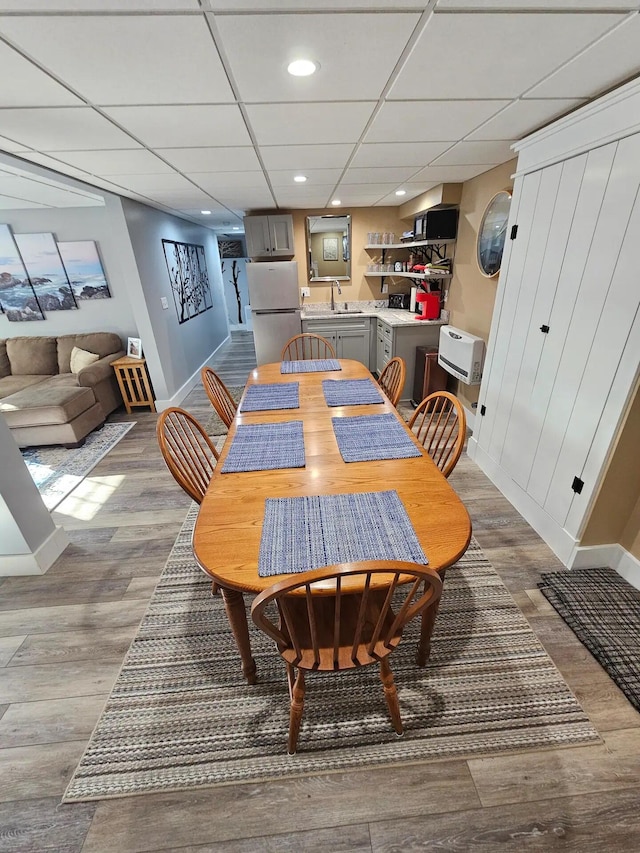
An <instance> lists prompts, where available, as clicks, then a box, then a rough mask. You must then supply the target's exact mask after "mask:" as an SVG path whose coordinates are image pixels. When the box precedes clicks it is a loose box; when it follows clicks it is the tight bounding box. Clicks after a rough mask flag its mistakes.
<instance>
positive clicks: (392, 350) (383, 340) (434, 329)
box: [376, 319, 442, 400]
mask: <svg viewBox="0 0 640 853" xmlns="http://www.w3.org/2000/svg"><path fill="white" fill-rule="evenodd" d="M441 325H442V324H441V323H438V324H437V325H436V324H431V323H429V324H424V325H421V326H414V325H411V326H408V325H407V326H390V325H389V324H388V323H385V322H384V320H380V319H378V320H377V326H376V335H377V346H376V371H377V373H378V375H379V374H380V373H381V372H382V370H383V369H384V368H385V367H386V365H387V363H388V362H389V361H390V360H391V359H392V358H395V357H396V356H399V357H400V358H402V359H404V363H405V366H406V369H407V375H406V379H405V383H404V388H403V390H402V393H401V395H400V399H401V400H409V399H410V398H411V394H412V391H413V380H414V374H415V366H416V347H419V346H434V347H437V346H438V342H439V339H440V326H441Z"/></svg>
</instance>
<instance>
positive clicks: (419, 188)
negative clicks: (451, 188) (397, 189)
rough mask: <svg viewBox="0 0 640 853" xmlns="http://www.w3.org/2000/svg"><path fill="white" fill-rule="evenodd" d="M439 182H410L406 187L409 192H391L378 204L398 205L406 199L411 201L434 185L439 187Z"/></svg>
mask: <svg viewBox="0 0 640 853" xmlns="http://www.w3.org/2000/svg"><path fill="white" fill-rule="evenodd" d="M437 186H438V184H437V182H435V183H422V184H415V185H412V184H408V185H407V187H406V190H407V193H406V195H403V196H397V195H396V194H395V193H391V194H390V195H386V196H384V198H381V199H380V201H378V202H377V203H376V204H377V205H380V206H385V205H391V206H397V205H399V204H404V203H405V202H406V201H411V199H412V198H417V197H418V196H419V195H422V193H426V192H427V190H430V189H431V188H432V187H437Z"/></svg>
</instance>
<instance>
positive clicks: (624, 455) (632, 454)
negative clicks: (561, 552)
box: [580, 389, 640, 558]
mask: <svg viewBox="0 0 640 853" xmlns="http://www.w3.org/2000/svg"><path fill="white" fill-rule="evenodd" d="M639 441H640V391H639V390H638V389H636V393H635V396H634V398H633V400H632V402H631V405H630V407H629V410H628V413H627V417H626V419H625V422H624V425H623V427H622V429H621V431H620V434H619V436H618V441H617V444H616V447H615V450H614V451H613V454H612V456H611V460H610V462H609V466H608V468H607V473H606V474H605V476H604V480H603V481H602V485H601V486H600V490H599V492H598V496H597V498H596V501H595V504H594V506H593V510H592V512H591V515H590V516H589V521H588V522H587V526H586V527H585V531H584V534H583V536H582V538H581V540H580V544H581V545H608V544H610V543H612V542H619V543H620V544H621V545H622V546H623V548H626V550H627V551H630V552H631V553H632V554H633V555H634V557H638V558H640V465H639V464H638V442H639Z"/></svg>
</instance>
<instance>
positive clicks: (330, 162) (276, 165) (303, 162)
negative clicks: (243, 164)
mask: <svg viewBox="0 0 640 853" xmlns="http://www.w3.org/2000/svg"><path fill="white" fill-rule="evenodd" d="M352 151H353V144H349V143H347V144H336V145H332V144H327V145H272V146H268V145H264V146H262V147H261V148H260V156H261V157H262V162H263V163H264V165H265V167H266V168H267V169H269V170H271V169H289V168H293V169H300V170H304V169H343V168H344V167H345V166H346V164H347V161H348V159H349V157H350V156H351V152H352Z"/></svg>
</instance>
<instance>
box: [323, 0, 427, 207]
mask: <svg viewBox="0 0 640 853" xmlns="http://www.w3.org/2000/svg"><path fill="white" fill-rule="evenodd" d="M436 2H437V0H428V3H427V5H426V6H425V8H424V11H423V12H422V14H421V15H420V17H419V18H418V20H417V21H416V25H415V27H414V28H413V32H412V33H411V35H410V36H409V38H408V39H407V41H406V44H405V46H404V48H403V50H402V52H401V54H400V56H399V57H398V59H397V61H396V64H395V65H394V66H393V68H392V69H391V73H390V74H389V77H388V78H387V82H386V83H385V85H384V87H383V89H382V91H381V92H380V96H379V98H378V101H377V103H376V105H375V106H374V108H373V110H372V112H371V115H370V116H369V119H368V121H367V123H366V124H365V126H364V128H363V129H362V133H361V134H360V138H359V139H358V140H357V141H356V143H355V145H354V147H353V150H352V151H351V154H350V155H349V158H348V160H347V162H346V163H345V165H344V169H343V170H342V174H341V175H340V177H339V178H338V181H337V182H336V185H335V186H334V188H333V191H332V192H331V194H330V195H329V198H328V199H327V202H326V206H327V207H329V206H330V204H331V200H332V198H335V193H336V192H337V191H338V187H339V186H340V184H341V182H342V178H343V177H344V175H345V173H346V171H347V169H348V168H349V167H350V166H351V163H352V162H353V159H354V157H355V156H356V154H357V153H358V151H359V149H360V146H361V145H362V143H363V141H364V139H365V137H366V135H367V133H368V132H369V130H370V128H371V125H372V124H373V122H374V120H375V118H376V116H377V115H378V113H379V112H380V110H381V109H382V106H383V104H384V103H385V101H386V98H387V94H388V92H389V90H390V89H391V87H392V86H393V84H394V83H395V82H396V80H397V79H398V75H399V74H400V72H401V71H402V69H403V68H404V66H405V65H406V63H407V60H408V59H409V57H410V55H411V54H412V53H413V50H414V49H415V46H416V45H417V43H418V41H419V39H420V37H421V36H422V34H423V32H424V31H425V29H426V27H427V25H428V23H429V21H430V20H431V18H432V16H433V9H434V7H435V5H436Z"/></svg>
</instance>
